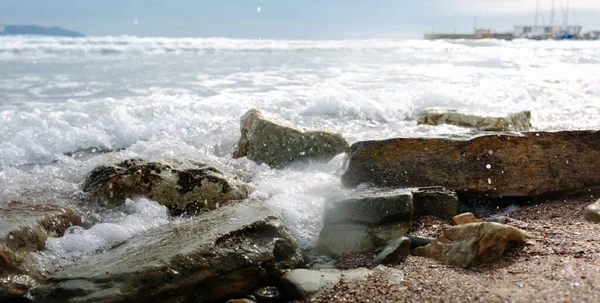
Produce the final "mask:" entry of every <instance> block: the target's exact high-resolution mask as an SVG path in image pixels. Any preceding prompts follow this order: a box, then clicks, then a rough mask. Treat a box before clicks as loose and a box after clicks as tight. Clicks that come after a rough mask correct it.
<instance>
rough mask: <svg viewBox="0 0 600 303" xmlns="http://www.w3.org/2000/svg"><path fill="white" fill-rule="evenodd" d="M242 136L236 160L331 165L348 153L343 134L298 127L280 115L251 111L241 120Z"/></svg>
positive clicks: (272, 164) (276, 164)
mask: <svg viewBox="0 0 600 303" xmlns="http://www.w3.org/2000/svg"><path fill="white" fill-rule="evenodd" d="M240 129H241V132H242V136H241V138H240V141H239V142H238V144H237V149H236V150H235V152H234V153H233V157H234V158H241V157H247V158H248V159H250V160H253V161H255V162H257V163H259V164H261V163H266V164H268V165H269V166H271V167H275V168H282V167H285V166H287V165H289V164H291V163H294V162H308V161H320V162H327V161H329V160H331V159H332V158H333V157H334V156H336V155H337V154H340V153H344V152H346V151H347V150H348V148H349V144H348V142H347V141H346V140H345V139H344V138H343V137H342V135H341V134H339V133H334V132H330V131H327V130H305V129H302V128H298V127H296V126H294V125H292V124H291V123H289V122H288V121H285V120H284V119H282V118H281V117H279V116H276V115H273V114H269V113H265V112H261V111H259V110H257V109H251V110H249V111H248V112H247V113H246V114H244V116H243V117H242V119H241V127H240Z"/></svg>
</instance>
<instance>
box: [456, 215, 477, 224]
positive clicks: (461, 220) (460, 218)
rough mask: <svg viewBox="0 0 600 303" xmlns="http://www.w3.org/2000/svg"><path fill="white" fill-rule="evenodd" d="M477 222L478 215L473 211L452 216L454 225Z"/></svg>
mask: <svg viewBox="0 0 600 303" xmlns="http://www.w3.org/2000/svg"><path fill="white" fill-rule="evenodd" d="M473 222H477V217H475V215H474V214H473V213H462V214H460V215H456V216H454V217H452V225H461V224H467V223H473Z"/></svg>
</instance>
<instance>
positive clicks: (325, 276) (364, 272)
mask: <svg viewBox="0 0 600 303" xmlns="http://www.w3.org/2000/svg"><path fill="white" fill-rule="evenodd" d="M373 274H382V275H384V276H385V279H386V280H387V281H388V282H389V283H392V284H399V283H402V281H404V274H403V273H402V271H400V270H398V269H393V268H389V267H385V266H382V265H379V266H377V267H375V268H374V269H372V270H369V269H366V268H355V269H350V270H338V269H321V270H309V269H294V270H291V271H288V272H286V273H285V274H284V275H283V276H282V279H281V281H282V285H283V288H284V290H285V292H286V294H289V295H291V296H292V297H293V298H295V299H301V300H310V299H314V298H316V297H318V296H319V294H321V293H322V292H323V291H324V290H326V289H328V288H331V287H332V286H334V285H335V284H337V283H338V282H339V281H340V280H344V281H356V282H362V281H366V280H367V278H368V277H369V276H370V275H373Z"/></svg>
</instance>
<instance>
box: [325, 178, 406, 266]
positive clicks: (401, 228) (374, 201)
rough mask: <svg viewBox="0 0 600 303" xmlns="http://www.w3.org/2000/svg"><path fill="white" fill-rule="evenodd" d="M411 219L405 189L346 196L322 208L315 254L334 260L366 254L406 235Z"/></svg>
mask: <svg viewBox="0 0 600 303" xmlns="http://www.w3.org/2000/svg"><path fill="white" fill-rule="evenodd" d="M413 216H414V208H413V194H412V191H411V190H407V189H369V190H358V191H354V192H349V193H347V196H346V197H344V198H343V199H341V200H337V201H333V200H332V201H329V202H327V204H326V206H325V218H324V226H323V229H322V230H321V233H320V234H319V240H318V242H317V252H318V253H319V254H322V255H327V256H330V257H333V258H338V257H341V256H343V255H346V254H350V253H355V252H362V251H369V250H372V249H374V248H375V247H377V246H381V245H385V244H387V242H389V241H391V240H393V239H396V238H398V237H401V236H403V235H405V234H406V232H407V231H408V229H409V228H410V224H411V222H412V219H413Z"/></svg>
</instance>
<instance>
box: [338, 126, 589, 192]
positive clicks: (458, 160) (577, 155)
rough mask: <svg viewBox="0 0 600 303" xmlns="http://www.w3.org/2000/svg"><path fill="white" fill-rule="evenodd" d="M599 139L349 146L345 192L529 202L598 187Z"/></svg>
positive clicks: (542, 136) (538, 136)
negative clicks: (421, 192)
mask: <svg viewBox="0 0 600 303" xmlns="http://www.w3.org/2000/svg"><path fill="white" fill-rule="evenodd" d="M598 170H600V132H598V131H561V132H530V133H523V134H522V135H516V134H494V135H489V134H488V135H483V136H479V137H475V138H471V139H468V140H458V139H440V138H427V139H423V138H399V139H389V140H381V141H363V142H357V143H355V144H353V145H352V147H351V152H350V154H349V164H348V169H347V170H346V172H345V173H344V175H343V176H342V182H343V184H344V185H345V186H347V187H357V186H358V185H360V184H363V183H368V184H372V185H374V186H378V187H403V186H404V187H422V186H444V187H446V188H448V189H449V190H453V191H456V192H457V194H458V195H459V196H461V195H462V196H469V197H486V198H499V197H505V198H506V197H530V196H537V195H544V194H556V193H562V192H568V191H572V190H578V189H583V188H587V187H594V186H598V185H600V174H596V173H593V172H595V171H598Z"/></svg>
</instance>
